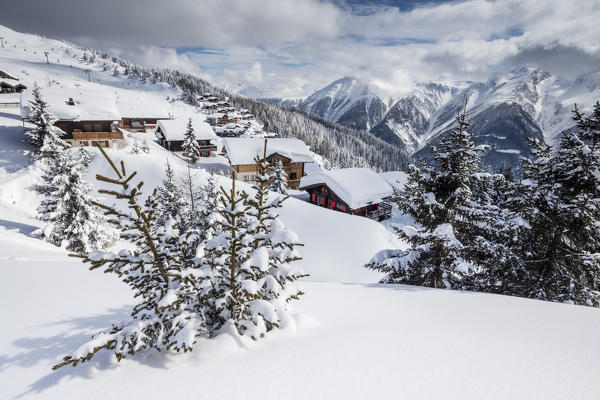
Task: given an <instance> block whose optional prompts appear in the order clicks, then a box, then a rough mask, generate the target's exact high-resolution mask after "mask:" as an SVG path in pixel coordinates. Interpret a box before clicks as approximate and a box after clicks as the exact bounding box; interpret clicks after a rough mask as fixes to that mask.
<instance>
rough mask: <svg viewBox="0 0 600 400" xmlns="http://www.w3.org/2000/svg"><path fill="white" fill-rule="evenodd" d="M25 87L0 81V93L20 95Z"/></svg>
mask: <svg viewBox="0 0 600 400" xmlns="http://www.w3.org/2000/svg"><path fill="white" fill-rule="evenodd" d="M25 89H27V86H25V85H23V84H22V83H16V84H11V83H9V82H6V81H0V93H22V92H23V90H25Z"/></svg>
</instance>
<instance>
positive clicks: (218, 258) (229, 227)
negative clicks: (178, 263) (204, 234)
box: [202, 172, 276, 337]
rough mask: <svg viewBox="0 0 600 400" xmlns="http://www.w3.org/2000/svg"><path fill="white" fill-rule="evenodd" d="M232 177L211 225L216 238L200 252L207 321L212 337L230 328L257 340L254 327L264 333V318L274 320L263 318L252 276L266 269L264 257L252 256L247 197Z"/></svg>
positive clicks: (273, 319) (272, 318)
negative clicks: (206, 290) (206, 289)
mask: <svg viewBox="0 0 600 400" xmlns="http://www.w3.org/2000/svg"><path fill="white" fill-rule="evenodd" d="M232 174H233V175H232V185H231V190H230V191H226V190H225V189H223V188H221V190H222V194H221V196H220V198H219V201H220V205H219V211H218V217H217V218H215V221H214V223H215V229H216V234H215V236H214V237H212V238H211V239H209V240H208V241H207V242H206V243H205V244H204V246H203V249H202V250H203V254H204V266H203V267H202V270H203V274H204V276H205V277H206V280H207V281H209V282H210V283H211V286H212V288H211V290H210V291H209V295H208V299H209V300H208V301H209V307H208V308H209V311H208V312H207V313H206V317H207V320H208V324H209V326H210V327H211V330H212V332H213V333H216V332H218V330H220V329H221V328H223V327H224V326H226V325H231V324H233V325H234V326H235V328H236V329H237V331H238V332H239V333H240V334H245V333H249V335H250V336H253V337H256V336H255V335H254V334H255V329H253V327H255V326H260V327H263V328H264V329H262V330H266V327H265V322H264V320H265V318H266V320H267V321H275V320H276V316H275V315H273V314H267V315H264V314H265V313H264V312H262V311H263V310H262V309H261V308H262V307H261V306H262V302H260V301H259V297H258V296H257V293H256V292H257V286H258V283H257V282H256V280H255V279H254V277H255V274H256V273H260V270H261V269H263V270H264V269H267V268H268V265H265V262H264V259H265V258H266V257H265V256H264V254H260V253H261V252H256V253H255V252H254V248H253V246H252V242H253V237H252V226H251V225H252V220H251V218H249V217H248V216H247V212H248V209H249V206H248V205H247V197H248V194H247V193H245V192H240V191H239V190H237V189H236V187H235V182H236V180H235V172H233V173H232ZM262 253H264V251H263V252H262ZM261 256H262V257H261Z"/></svg>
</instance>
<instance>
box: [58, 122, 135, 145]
mask: <svg viewBox="0 0 600 400" xmlns="http://www.w3.org/2000/svg"><path fill="white" fill-rule="evenodd" d="M54 126H56V127H57V128H60V129H61V130H62V131H63V132H65V133H66V135H65V136H64V137H63V139H64V140H65V141H66V142H67V143H69V144H70V145H71V146H72V147H84V146H92V145H93V144H94V143H95V142H98V143H99V144H100V145H101V146H102V147H120V146H121V145H124V144H125V141H124V139H123V134H122V133H121V132H118V131H117V130H116V129H115V128H114V127H113V125H112V121H56V122H55V123H54Z"/></svg>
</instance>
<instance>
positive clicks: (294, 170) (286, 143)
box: [223, 138, 315, 189]
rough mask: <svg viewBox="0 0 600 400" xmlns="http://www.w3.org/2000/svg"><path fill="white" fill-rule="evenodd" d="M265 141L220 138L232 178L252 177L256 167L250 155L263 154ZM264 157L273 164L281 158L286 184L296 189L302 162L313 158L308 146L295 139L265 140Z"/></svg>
mask: <svg viewBox="0 0 600 400" xmlns="http://www.w3.org/2000/svg"><path fill="white" fill-rule="evenodd" d="M265 140H266V139H262V138H227V139H223V143H224V146H225V154H226V155H227V157H228V158H229V163H230V164H231V167H232V168H233V169H234V170H235V172H236V179H238V180H241V181H244V182H253V181H255V180H256V176H257V173H258V168H257V165H256V164H255V162H254V158H255V157H256V156H259V157H262V156H263V154H264V149H265ZM266 156H267V161H268V162H269V163H273V162H274V161H275V160H276V159H277V160H280V161H281V163H282V164H283V168H284V170H285V172H286V173H287V176H288V187H289V188H291V189H298V187H299V185H300V178H302V176H303V175H304V164H305V163H310V162H314V161H315V160H314V158H313V154H312V152H311V151H310V149H309V148H308V146H307V145H306V144H305V143H304V142H303V141H302V140H299V139H282V138H276V139H268V140H267V150H266Z"/></svg>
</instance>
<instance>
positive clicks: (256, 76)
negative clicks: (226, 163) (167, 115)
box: [7, 0, 600, 97]
mask: <svg viewBox="0 0 600 400" xmlns="http://www.w3.org/2000/svg"><path fill="white" fill-rule="evenodd" d="M32 2H36V3H39V4H38V8H36V9H37V10H38V13H40V14H41V15H43V18H37V19H36V18H31V12H24V11H23V10H21V11H23V12H19V9H21V8H27V9H28V10H31V9H34V8H31V4H30V3H32ZM59 2H60V3H64V4H65V5H66V6H70V8H63V7H60V8H57V7H55V3H54V2H52V5H50V3H51V2H45V1H41V0H21V1H19V2H16V3H15V4H16V6H15V7H12V8H11V10H16V11H15V16H14V18H17V19H18V18H19V16H18V15H16V14H19V15H21V16H23V15H27V18H26V20H27V21H30V23H32V24H33V23H36V24H37V25H36V26H37V29H41V30H44V29H49V28H46V27H47V26H51V27H53V29H55V30H56V29H64V30H65V31H64V32H62V31H59V32H58V33H55V34H57V35H63V37H64V36H67V35H70V36H67V37H70V38H72V37H73V36H80V37H82V40H88V41H89V40H95V41H96V42H97V43H100V42H101V43H102V44H103V46H104V47H107V46H108V43H114V42H117V41H118V43H119V45H118V46H120V47H125V48H127V52H124V53H123V56H129V57H130V58H133V59H134V60H136V61H138V62H142V63H144V64H146V65H149V64H150V65H151V63H157V64H158V65H162V66H169V67H172V68H177V69H183V70H186V71H189V72H194V71H196V72H195V73H198V72H197V71H198V69H197V68H196V66H198V68H200V69H201V70H202V71H203V72H204V74H205V77H206V76H210V77H212V79H213V82H214V83H217V84H220V85H227V86H229V87H235V86H236V85H237V86H238V87H239V86H242V87H243V86H258V87H261V88H264V89H265V92H266V93H265V95H270V96H284V97H294V96H305V95H307V94H310V93H311V92H312V91H314V90H316V89H318V88H319V87H321V86H323V85H326V84H328V83H330V82H331V81H333V80H335V79H338V78H340V77H342V76H357V77H359V78H363V79H365V80H368V81H370V82H373V83H374V84H376V85H377V86H378V87H379V88H380V89H381V91H382V92H384V93H389V94H398V93H404V92H406V91H408V90H410V88H411V87H412V85H414V82H416V81H429V80H475V79H485V78H486V77H487V76H489V75H490V74H492V73H494V72H497V71H499V70H502V69H507V68H511V67H514V66H520V65H523V64H528V65H530V64H538V65H539V66H541V67H543V68H546V69H549V70H551V71H552V72H555V73H558V74H565V75H568V74H571V75H572V74H574V73H577V72H583V71H584V70H591V69H600V58H599V57H600V41H599V40H598V38H599V37H600V24H599V23H598V21H599V20H600V0H588V1H578V2H574V1H565V0H502V1H487V0H467V1H461V2H449V3H445V4H437V5H427V6H424V7H417V8H415V9H413V10H412V11H408V12H402V11H400V10H398V9H396V8H391V7H374V6H370V9H372V10H375V12H374V13H372V14H369V15H354V14H351V13H350V11H349V10H347V9H346V8H343V7H338V6H336V5H335V4H333V3H327V2H323V1H318V0H277V1H261V0H203V1H202V2H195V1H192V0H173V1H170V2H162V1H161V2H159V1H156V2H154V3H153V5H149V3H148V2H144V1H142V0H132V1H127V2H121V1H120V0H105V1H103V2H80V1H79V0H59ZM81 3H86V4H85V7H83V5H81ZM87 3H89V4H87ZM337 4H339V2H337ZM82 8H85V10H82ZM53 9H58V10H59V11H60V12H59V11H56V10H54V11H53ZM65 9H68V10H70V11H69V12H68V13H65V12H64V10H65ZM11 10H9V11H8V12H9V14H10V13H11V12H13V11H11ZM70 13H71V14H75V15H77V14H78V13H83V14H85V15H90V14H91V15H95V16H96V18H94V19H93V21H89V19H84V21H85V23H84V22H82V23H81V24H80V22H79V21H80V19H77V18H73V15H69V14H70ZM60 18H68V19H69V21H71V22H70V23H69V24H67V23H63V24H59V23H57V21H58V20H59V19H60ZM7 20H8V18H7ZM97 21H102V22H101V23H100V22H97ZM95 24H99V26H96V25H95ZM26 30H27V29H26ZM29 30H30V31H32V30H33V31H35V29H33V28H32V29H29ZM61 32H62V33H61ZM42 33H44V32H42ZM48 33H49V34H51V32H48ZM140 45H142V47H139V48H136V49H134V47H133V46H140ZM156 46H161V47H156ZM169 46H176V47H179V48H180V49H181V48H182V47H191V48H189V49H187V50H186V52H185V53H184V54H177V53H176V52H175V51H174V50H172V49H169V48H166V47H169ZM194 47H196V48H194ZM198 47H200V49H199V48H198ZM207 48H209V49H211V50H210V51H206V49H207ZM132 49H133V50H132ZM213 50H215V51H213ZM140 60H141V61H140Z"/></svg>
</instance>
